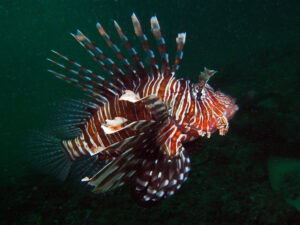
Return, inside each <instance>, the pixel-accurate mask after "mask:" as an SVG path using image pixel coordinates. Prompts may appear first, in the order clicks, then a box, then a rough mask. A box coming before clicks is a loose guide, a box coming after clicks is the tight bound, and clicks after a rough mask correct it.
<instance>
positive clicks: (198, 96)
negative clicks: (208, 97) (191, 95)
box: [197, 91, 202, 100]
mask: <svg viewBox="0 0 300 225" xmlns="http://www.w3.org/2000/svg"><path fill="white" fill-rule="evenodd" d="M201 95H202V94H201V92H200V91H199V92H198V93H197V99H198V100H199V99H200V98H201Z"/></svg>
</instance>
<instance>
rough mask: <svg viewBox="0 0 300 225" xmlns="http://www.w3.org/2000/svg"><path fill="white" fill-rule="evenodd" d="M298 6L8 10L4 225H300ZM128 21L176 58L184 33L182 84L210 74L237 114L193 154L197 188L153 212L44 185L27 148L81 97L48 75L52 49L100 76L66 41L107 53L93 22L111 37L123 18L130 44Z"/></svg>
mask: <svg viewBox="0 0 300 225" xmlns="http://www.w3.org/2000/svg"><path fill="white" fill-rule="evenodd" d="M299 7H300V5H299V1H294V2H293V1H286V0H274V1H264V0H260V1H258V0H253V1H243V0H236V1H234V0H231V1H229V0H227V1H226V0H222V1H221V0H220V1H204V0H203V1H183V0H174V1H150V0H144V1H137V0H136V1H121V0H119V1H118V0H115V1H109V0H106V1H104V0H103V1H100V0H98V1H97V0H93V1H92V0H91V1H84V0H78V1H75V0H73V1H71V0H69V1H67V0H65V1H58V0H53V1H46V0H39V1H38V0H28V1H27V0H26V1H25V0H23V1H22V0H17V1H1V2H0V16H1V17H0V31H1V32H0V34H1V45H3V47H1V54H0V60H1V61H0V68H1V71H0V76H1V83H0V90H1V91H0V93H1V95H0V98H1V104H0V113H1V117H0V118H1V123H0V130H1V131H0V133H1V134H0V138H1V140H0V141H1V159H0V165H1V186H0V224H1V225H2V224H3V225H4V224H15V225H19V224H26V225H34V224H43V225H44V224H45V225H47V224H49V225H54V224H67V225H73V224H74V225H75V224H80V225H83V224H97V225H104V224H118V225H122V224H151V225H156V224H157V225H158V224H159V225H161V224H166V225H168V224H170V225H171V224H172V225H175V224H180V225H189V224H199V225H202V224H203V225H227V224H228V225H254V224H257V225H258V224H259V225H264V224H265V225H271V224H274V225H299V224H300V151H299V141H300V140H299V125H300V123H299V111H300V109H299V97H300V96H299V90H300V89H299V76H300V63H299V62H300V42H299V37H300V35H299V34H300V32H299V27H300V26H299V21H300V18H299V10H298V12H297V8H298V9H299ZM132 11H135V12H136V14H137V15H138V16H139V17H140V18H141V20H142V23H143V24H145V25H146V27H147V26H148V25H149V24H148V20H149V18H150V16H152V15H153V14H154V13H156V15H157V16H158V18H159V20H160V21H161V26H162V29H163V31H164V33H165V36H166V40H167V42H168V43H170V44H169V46H168V47H169V48H175V42H174V41H175V36H176V33H177V32H182V31H187V33H188V35H187V45H186V49H185V50H186V51H185V56H184V62H183V64H184V66H183V67H182V68H181V69H180V73H179V76H180V77H186V78H189V79H191V80H193V81H194V82H195V81H197V75H198V74H199V72H200V70H202V68H203V66H208V67H209V68H213V69H216V70H218V71H219V73H218V74H216V75H215V77H214V78H213V79H212V81H211V85H212V86H213V87H215V88H216V89H220V90H222V91H224V92H225V93H228V94H230V95H231V96H233V97H235V98H236V99H237V104H238V105H239V107H240V109H239V111H238V113H237V114H236V116H235V117H234V118H233V120H232V121H231V123H230V130H229V133H228V134H227V135H226V136H224V137H221V136H218V135H217V134H213V135H212V137H211V138H210V139H205V140H204V139H202V140H199V141H196V142H193V143H189V144H188V145H187V146H186V147H187V148H188V149H189V150H192V151H193V152H195V153H194V154H193V155H191V160H192V170H191V174H190V177H189V179H188V180H187V181H186V183H185V184H184V185H183V187H182V188H181V190H180V191H178V193H176V194H175V195H174V196H173V197H171V198H170V199H167V200H164V201H163V202H162V203H161V204H160V205H159V206H156V207H154V208H151V209H143V208H140V207H138V206H137V205H135V203H134V201H133V200H132V199H131V197H130V195H129V190H128V189H129V188H128V187H127V186H125V187H124V188H121V189H118V190H116V191H113V192H110V193H107V194H104V195H92V194H89V193H88V192H86V191H85V190H83V189H82V188H81V187H79V186H76V185H74V183H73V182H60V181H58V180H56V179H54V178H51V177H48V176H45V175H41V174H39V172H38V171H36V170H34V169H32V168H31V167H29V166H28V161H27V159H26V158H27V157H26V155H27V152H26V144H24V143H26V137H27V136H28V134H30V130H32V129H39V128H42V127H44V126H45V124H46V122H45V121H46V120H47V118H49V114H50V111H51V109H52V108H53V107H54V108H55V102H58V101H59V100H60V99H62V98H63V97H66V96H67V97H80V96H83V95H82V93H81V92H80V91H79V90H76V89H73V88H72V87H69V86H68V85H67V84H65V83H63V82H61V81H59V80H57V79H54V78H53V77H52V76H51V75H49V74H47V72H46V69H47V68H48V67H49V64H47V63H46V62H45V58H46V57H48V56H49V55H50V53H49V49H51V48H55V49H58V50H59V51H61V52H64V53H66V54H68V55H69V56H72V58H75V59H76V60H78V61H80V62H82V63H83V64H85V65H86V64H87V65H91V66H92V67H93V66H94V67H93V68H97V67H95V65H92V63H91V60H90V58H88V57H87V56H85V53H84V52H83V51H82V49H80V47H78V46H77V45H76V43H75V42H74V41H73V40H72V39H71V38H69V36H68V35H67V33H68V32H70V31H74V30H75V28H80V29H82V30H84V31H85V32H86V33H87V35H89V36H91V38H92V39H93V40H96V42H97V43H100V45H101V46H102V45H104V43H103V42H101V41H102V40H101V39H100V38H98V36H97V35H96V29H95V28H94V24H95V22H96V21H97V20H101V22H102V24H103V25H104V24H105V25H106V26H105V27H107V30H108V31H109V32H113V31H112V29H110V28H109V27H112V25H111V19H118V18H119V21H120V23H121V25H122V26H123V27H124V29H126V30H127V31H128V32H127V33H130V32H132V28H131V24H130V14H131V12H132ZM147 29H149V26H148V28H147ZM147 29H146V28H145V30H147ZM148 34H149V35H150V33H148ZM114 37H115V36H114ZM130 37H132V38H133V35H131V36H130ZM135 43H136V44H137V43H138V42H137V40H135ZM104 48H105V47H104ZM171 53H174V51H173V52H172V51H171ZM81 59H82V60H81ZM297 146H298V147H297ZM78 179H79V178H78Z"/></svg>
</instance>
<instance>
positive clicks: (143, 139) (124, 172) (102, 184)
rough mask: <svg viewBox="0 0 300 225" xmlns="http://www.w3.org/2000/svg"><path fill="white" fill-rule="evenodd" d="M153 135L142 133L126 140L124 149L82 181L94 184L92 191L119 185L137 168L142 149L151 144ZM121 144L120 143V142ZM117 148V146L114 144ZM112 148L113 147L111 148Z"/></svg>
mask: <svg viewBox="0 0 300 225" xmlns="http://www.w3.org/2000/svg"><path fill="white" fill-rule="evenodd" d="M154 139H155V136H154V135H151V134H150V135H149V133H147V134H146V133H142V134H140V135H139V136H137V137H135V138H134V143H133V142H131V141H130V142H126V143H124V145H123V146H119V148H121V147H124V148H126V150H123V153H122V154H121V155H120V156H119V157H118V158H116V159H115V160H113V161H111V162H110V163H109V164H107V165H106V166H105V167H104V168H103V169H101V170H100V171H99V172H98V173H97V174H95V175H94V176H93V177H92V178H88V177H85V178H83V179H82V181H88V184H90V185H92V186H94V187H95V188H94V192H97V193H98V192H105V191H108V190H112V189H114V188H116V187H118V186H121V185H122V184H123V183H125V181H126V180H127V179H128V178H129V177H131V176H133V175H134V174H135V172H136V170H137V164H139V163H140V162H141V157H140V154H142V153H143V151H144V149H147V148H149V147H150V146H151V145H152V146H153V142H154V141H155V140H154ZM120 144H121V145H122V143H120ZM115 147H116V148H117V146H115ZM112 149H113V148H112Z"/></svg>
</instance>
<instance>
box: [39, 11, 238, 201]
mask: <svg viewBox="0 0 300 225" xmlns="http://www.w3.org/2000/svg"><path fill="white" fill-rule="evenodd" d="M131 19H132V23H133V27H134V32H135V34H136V36H137V37H138V39H139V40H140V42H141V46H142V49H143V50H144V51H145V53H146V55H147V60H145V61H144V60H143V59H142V58H141V57H140V56H139V55H138V53H137V51H136V49H135V48H134V47H133V46H132V45H131V43H130V42H129V40H128V38H127V36H126V35H125V34H124V32H123V31H122V29H121V27H120V26H119V25H118V23H117V22H116V21H114V26H115V28H116V31H117V33H118V35H119V37H120V39H121V41H122V42H123V45H124V47H125V49H126V51H128V54H129V55H130V56H131V62H130V61H129V60H128V59H127V58H126V56H125V55H124V54H123V53H122V52H121V50H120V48H119V47H118V46H117V45H116V44H115V43H114V42H113V41H112V40H111V38H110V36H109V35H108V34H107V33H106V31H105V30H104V28H103V27H102V26H101V24H100V23H97V25H96V27H97V29H98V31H99V33H100V35H101V36H102V37H103V38H104V40H105V42H106V44H107V45H108V46H109V47H110V48H111V49H112V51H113V52H114V54H115V56H116V58H117V59H118V60H119V64H117V63H116V62H114V61H113V60H112V59H111V58H109V57H108V56H107V55H106V54H105V53H104V52H103V51H102V50H101V49H100V48H99V47H97V46H96V45H95V44H94V43H93V42H91V41H90V40H89V39H88V38H87V37H86V36H85V35H84V34H83V33H82V32H81V31H79V30H77V33H76V34H72V33H71V35H72V36H73V37H74V38H75V40H76V41H78V42H79V44H80V45H81V46H82V47H83V48H84V49H85V50H86V51H87V52H88V53H89V54H90V55H91V56H92V58H93V60H94V61H95V62H97V63H98V64H99V65H100V66H101V68H102V69H103V70H104V71H105V72H106V73H107V74H108V75H109V76H110V77H111V78H112V82H109V81H107V80H105V79H104V77H103V76H101V75H99V74H97V73H95V72H93V71H92V70H90V69H87V68H86V67H84V66H82V65H80V64H79V63H77V62H75V61H72V60H71V59H69V58H67V57H66V56H64V55H62V54H60V53H58V52H57V51H54V50H52V52H53V53H54V54H55V55H56V56H57V58H58V59H61V60H62V61H65V62H66V63H67V64H66V65H64V64H63V63H60V62H58V61H55V60H53V59H48V60H49V61H50V62H52V63H54V64H55V65H57V66H58V67H61V68H62V69H63V70H65V71H67V72H69V73H70V74H73V77H70V76H66V75H64V74H62V73H59V72H56V71H53V70H49V72H51V73H52V74H54V75H55V76H56V77H58V78H59V79H62V80H64V81H66V82H68V83H70V84H72V85H74V86H77V87H80V88H82V89H83V90H84V91H86V93H87V94H88V95H89V96H90V98H89V100H72V101H70V102H69V103H68V104H67V105H68V106H67V108H68V113H67V114H62V115H60V116H58V120H60V122H59V124H58V126H57V127H56V129H54V130H55V131H56V134H54V135H52V136H51V135H46V134H40V146H41V147H40V149H39V152H40V153H41V154H40V155H41V156H40V158H39V159H38V161H39V163H41V164H44V165H46V168H48V170H49V171H52V172H53V173H54V174H55V175H56V176H57V177H59V178H61V179H66V178H67V177H68V176H69V175H70V173H72V171H75V173H76V172H77V173H79V174H80V175H81V181H82V182H87V183H88V184H89V185H92V186H94V189H93V192H96V193H102V192H106V191H109V190H112V189H115V188H117V187H119V186H122V185H123V184H124V183H125V182H126V181H129V182H130V187H131V188H130V189H131V193H132V196H133V198H134V199H135V200H136V201H137V203H138V204H139V205H142V206H145V207H148V206H152V205H154V204H156V203H159V202H160V201H161V200H162V199H165V198H168V197H170V196H172V195H173V194H174V193H175V192H176V191H177V190H179V189H180V187H181V186H182V184H183V182H185V181H186V180H187V177H188V174H189V171H190V167H191V162H190V158H189V155H188V152H187V150H186V149H185V148H184V146H183V143H186V142H190V141H192V140H195V139H197V138H198V137H200V136H201V137H204V136H206V137H208V138H209V137H210V136H211V134H212V133H213V132H215V131H217V130H218V131H219V134H220V135H225V134H226V133H227V131H228V128H229V124H228V121H229V120H230V119H231V118H232V117H233V115H234V114H235V112H236V111H237V110H238V106H237V105H236V104H235V100H234V99H232V98H231V97H229V96H227V95H225V94H223V93H221V92H219V91H216V92H215V91H214V89H213V88H212V87H211V86H210V85H209V84H208V80H209V79H210V78H211V77H212V76H213V75H214V74H215V73H216V71H215V70H211V69H207V68H204V71H203V72H201V73H200V76H199V83H197V84H193V83H191V82H190V81H189V80H187V79H184V78H181V79H178V78H176V77H175V75H176V73H177V71H178V69H179V66H180V63H181V61H182V58H183V48H184V44H185V41H186V33H179V34H178V36H177V38H176V43H177V53H176V57H175V61H174V63H173V65H171V64H170V61H169V55H168V52H167V48H166V43H165V39H164V37H163V36H162V33H161V30H160V26H159V23H158V20H157V17H156V16H153V17H152V18H151V20H150V24H151V32H152V34H153V36H154V39H155V40H156V42H157V46H158V53H159V55H160V63H159V64H160V65H159V64H158V62H157V61H156V57H155V55H154V52H153V51H152V50H151V48H150V44H149V41H148V38H147V36H146V34H145V33H144V32H143V30H142V27H141V24H140V22H139V20H138V18H137V17H136V15H135V14H134V13H133V14H132V16H131ZM145 65H146V66H145ZM74 77H76V78H77V79H75V78H74ZM59 134H61V135H59ZM77 162H78V163H77Z"/></svg>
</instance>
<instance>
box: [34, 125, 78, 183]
mask: <svg viewBox="0 0 300 225" xmlns="http://www.w3.org/2000/svg"><path fill="white" fill-rule="evenodd" d="M28 148H29V152H28V159H29V161H30V163H31V164H32V165H33V166H34V167H37V169H38V170H39V171H40V172H42V173H45V174H49V175H52V176H54V177H57V178H58V179H60V180H65V179H66V178H67V177H68V174H69V172H70V169H71V165H72V162H71V161H70V160H69V159H68V158H67V156H66V154H65V153H64V151H63V149H62V145H61V140H60V139H59V138H56V137H54V136H51V135H48V134H45V133H42V132H39V131H35V132H33V133H32V135H31V138H30V140H29V143H28Z"/></svg>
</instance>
